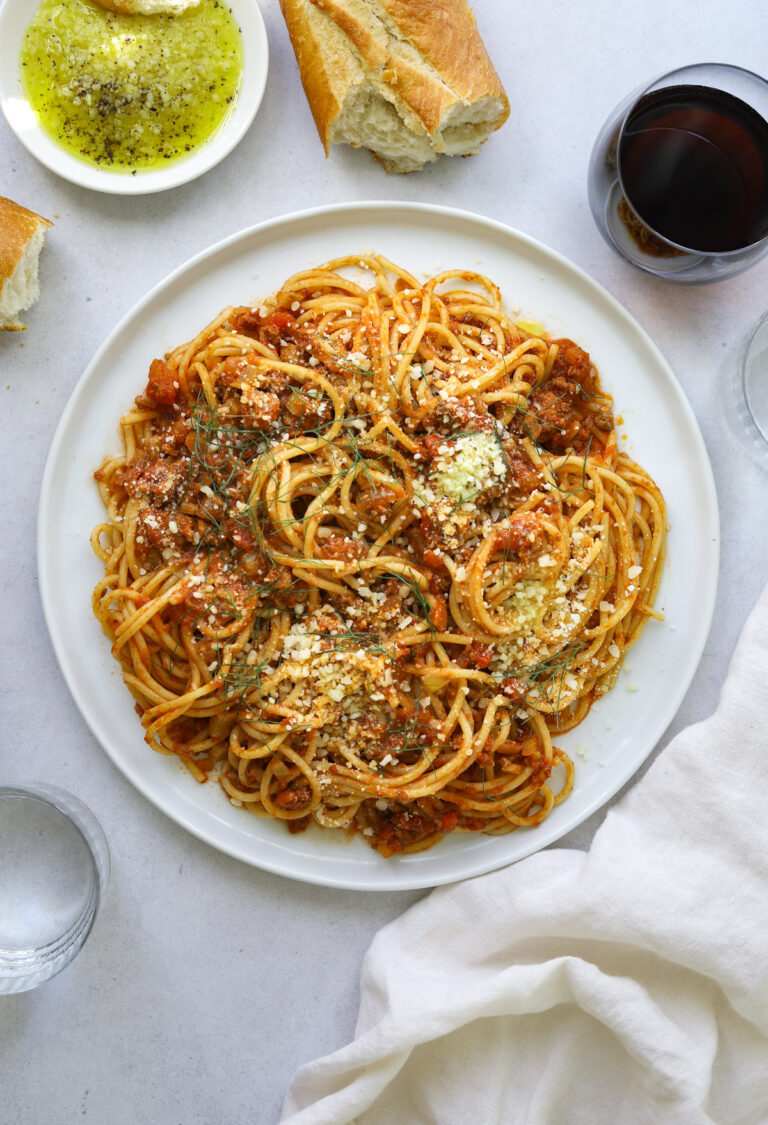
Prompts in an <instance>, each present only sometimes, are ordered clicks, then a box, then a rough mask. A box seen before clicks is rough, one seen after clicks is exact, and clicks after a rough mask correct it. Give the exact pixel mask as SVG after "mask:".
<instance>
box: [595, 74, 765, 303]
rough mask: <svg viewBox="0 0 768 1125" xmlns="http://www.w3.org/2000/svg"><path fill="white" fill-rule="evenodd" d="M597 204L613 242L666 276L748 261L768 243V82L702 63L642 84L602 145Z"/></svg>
mask: <svg viewBox="0 0 768 1125" xmlns="http://www.w3.org/2000/svg"><path fill="white" fill-rule="evenodd" d="M589 203H590V207H591V209H592V214H593V216H594V219H595V222H596V223H597V226H598V229H599V231H600V233H601V234H602V235H603V237H604V238H605V240H606V242H607V243H608V244H609V245H610V246H612V247H613V248H614V250H616V251H617V252H618V253H619V254H621V256H622V257H623V258H625V259H626V260H627V261H628V262H631V264H632V265H634V266H637V267H638V268H639V269H642V270H645V271H646V272H648V273H652V274H655V275H656V276H657V277H663V278H665V279H667V280H668V281H676V282H684V283H687V284H697V283H698V284H700V283H702V282H710V281H722V280H723V279H725V278H727V277H732V276H733V275H734V274H737V273H741V272H742V270H745V269H747V267H748V266H751V265H752V264H753V263H754V262H756V261H757V260H758V258H761V257H762V256H763V255H764V254H765V253H766V252H767V251H768V82H766V80H765V79H764V78H761V77H760V76H759V75H757V74H753V73H752V72H751V71H748V70H743V69H742V68H741V67H737V66H729V65H726V64H724V63H702V64H699V65H695V66H684V67H681V68H680V69H678V70H672V71H670V72H669V73H667V74H663V75H661V77H660V78H656V79H655V80H654V81H653V82H650V83H649V84H647V85H645V86H642V87H640V88H639V89H637V90H635V91H634V92H633V93H632V94H630V95H629V96H628V97H627V98H625V100H624V101H623V102H622V103H621V104H620V105H619V106H618V107H617V108H616V109H615V110H614V111H613V113H612V114H611V115H610V117H609V118H608V120H607V121H606V123H605V125H604V126H603V128H602V130H601V131H600V134H599V136H598V138H597V141H596V143H595V147H594V149H593V150H592V156H591V159H590V163H589Z"/></svg>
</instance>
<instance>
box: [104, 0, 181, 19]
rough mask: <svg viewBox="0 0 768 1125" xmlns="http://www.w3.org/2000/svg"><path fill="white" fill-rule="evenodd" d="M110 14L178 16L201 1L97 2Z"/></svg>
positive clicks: (122, 0) (134, 0) (112, 0)
mask: <svg viewBox="0 0 768 1125" xmlns="http://www.w3.org/2000/svg"><path fill="white" fill-rule="evenodd" d="M96 3H97V4H98V5H99V6H100V7H102V8H106V9H107V11H108V12H118V13H119V14H120V15H123V16H160V15H165V16H178V15H179V13H180V12H186V11H187V9H188V8H196V7H197V5H198V4H199V3H200V0H96Z"/></svg>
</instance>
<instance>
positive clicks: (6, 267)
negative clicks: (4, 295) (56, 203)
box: [0, 195, 53, 291]
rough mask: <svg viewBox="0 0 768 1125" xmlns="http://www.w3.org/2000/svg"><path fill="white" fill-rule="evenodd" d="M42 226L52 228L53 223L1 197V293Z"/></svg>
mask: <svg viewBox="0 0 768 1125" xmlns="http://www.w3.org/2000/svg"><path fill="white" fill-rule="evenodd" d="M40 226H44V227H52V226H53V223H52V222H51V221H50V219H44V218H43V217H42V215H36V214H35V212H34V211H28V210H27V208H26V207H22V206H21V204H20V203H14V202H13V200H12V199H5V198H4V197H3V196H1V195H0V291H2V288H3V285H4V284H5V282H6V280H7V279H8V278H9V277H10V276H11V274H12V273H13V271H14V270H15V269H16V267H17V265H18V264H19V262H20V261H21V258H22V255H23V253H24V247H25V246H26V245H27V243H28V242H29V240H30V238H31V237H32V235H33V234H34V233H35V231H36V230H37V229H38V227H40Z"/></svg>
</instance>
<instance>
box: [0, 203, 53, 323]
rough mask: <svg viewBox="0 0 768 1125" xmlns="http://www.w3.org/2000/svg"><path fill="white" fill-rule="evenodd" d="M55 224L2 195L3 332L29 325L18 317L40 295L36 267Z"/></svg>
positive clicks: (0, 311) (0, 312)
mask: <svg viewBox="0 0 768 1125" xmlns="http://www.w3.org/2000/svg"><path fill="white" fill-rule="evenodd" d="M52 226H53V223H51V222H49V220H48V219H43V218H42V216H40V215H36V214H35V212H34V211H28V210H27V208H26V207H21V206H20V205H19V204H18V203H14V202H13V200H12V199H4V198H3V197H2V196H0V332H21V331H23V330H24V329H25V328H26V327H27V326H26V324H22V322H21V321H20V320H19V317H18V314H19V313H20V312H22V310H24V309H28V308H29V307H30V305H33V304H34V303H35V301H36V300H37V298H38V297H39V296H40V285H39V282H38V279H37V266H38V259H39V257H40V251H41V250H42V248H43V243H44V242H45V232H46V230H47V229H48V227H52Z"/></svg>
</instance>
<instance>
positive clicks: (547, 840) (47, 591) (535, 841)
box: [37, 200, 720, 891]
mask: <svg viewBox="0 0 768 1125" xmlns="http://www.w3.org/2000/svg"><path fill="white" fill-rule="evenodd" d="M382 209H386V210H389V211H391V212H394V213H395V214H398V213H401V214H404V215H412V216H413V215H417V214H419V213H422V214H423V213H427V214H429V215H431V216H443V217H445V218H446V219H452V220H454V221H458V222H459V223H469V224H470V225H472V224H476V225H479V226H481V227H484V228H486V230H489V231H495V232H497V233H499V234H500V235H502V236H504V237H505V238H511V239H512V240H513V241H518V242H519V243H522V244H523V245H524V246H526V247H527V248H528V249H529V250H532V251H534V252H535V253H536V254H539V255H543V257H544V258H546V259H549V260H550V261H552V262H554V263H556V264H557V266H558V267H560V268H561V269H564V270H565V271H566V273H568V274H571V275H574V276H575V278H576V279H578V280H579V281H580V282H581V283H582V284H585V285H586V286H587V289H588V290H589V291H591V293H592V294H594V295H596V296H597V297H599V298H600V300H602V301H604V302H606V303H607V304H608V306H609V308H610V310H611V313H612V315H613V316H614V317H616V316H617V317H618V318H619V320H620V321H621V322H622V324H623V325H624V326H625V327H629V328H630V329H631V330H632V332H633V333H634V334H635V335H637V336H638V337H639V338H640V339H641V340H642V343H643V345H644V347H646V348H648V349H649V350H650V352H651V353H652V354H653V356H654V359H655V361H656V363H657V364H658V365H659V366H660V367H661V368H662V369H663V370H664V372H665V376H666V382H665V388H666V390H667V391H668V392H670V393H672V394H673V395H674V397H675V399H676V402H677V406H678V409H680V410H681V411H682V413H683V415H684V417H685V418H686V421H687V424H688V437H689V439H691V440H693V442H694V445H695V446H696V447H697V449H698V454H699V460H700V464H699V466H697V467H698V468H703V469H704V478H703V479H702V478H699V479H698V487H699V489H700V490H702V491H703V493H704V494H705V501H706V504H705V509H706V512H707V516H708V519H709V521H710V522H709V524H708V527H707V529H708V530H709V531H711V537H710V538H711V539H712V541H713V543H714V544H716V546H715V547H714V549H712V550H711V551H710V555H709V558H708V562H707V568H706V569H707V572H708V583H707V597H706V603H705V604H703V605H700V606H699V609H700V612H699V615H698V618H697V621H698V628H697V634H696V637H695V638H694V640H695V641H696V643H695V644H694V645H693V646H692V651H695V659H693V660H691V662H690V667H689V669H688V670H687V672H686V676H685V677H684V678H683V680H682V681H681V682H680V683H679V684H678V686H677V689H676V691H675V692H674V693H673V694H672V696H671V697H670V699H671V702H670V704H669V706H668V708H667V712H668V714H667V717H666V718H665V720H664V722H663V723H661V724H658V723H655V724H654V725H653V726H652V731H653V734H652V736H651V737H650V739H649V744H648V746H647V749H646V750H645V751H644V752H643V753H642V755H641V756H639V757H637V756H634V757H633V758H632V761H631V764H630V765H629V766H628V768H627V769H626V770H623V771H621V770H620V771H618V774H617V777H616V779H615V780H614V781H613V782H612V783H611V784H610V785H609V786H608V787H607V788H604V789H601V790H600V792H599V794H598V795H596V796H595V797H594V798H593V799H592V800H591V801H589V802H588V803H587V804H586V806H585V807H584V808H583V809H581V810H580V811H579V812H578V813H577V814H576V815H575V816H574V818H573V819H572V820H570V821H569V822H568V824H567V825H566V826H565V827H564V828H562V829H560V830H554V831H553V830H552V829H550V831H549V832H547V831H546V822H544V824H542V825H540V826H539V827H538V828H537V829H536V832H535V833H533V832H532V833H531V840H530V843H529V845H527V846H526V847H524V848H523V849H522V851H521V852H519V853H517V854H516V855H515V856H514V857H510V858H507V859H504V858H499V857H498V856H495V855H494V856H491V857H489V858H487V859H486V860H485V861H482V860H480V861H477V860H476V861H475V862H474V863H469V864H468V865H467V868H466V869H465V870H462V871H460V872H458V873H455V872H453V871H451V870H449V871H447V872H446V873H445V874H443V875H439V876H437V877H435V876H434V875H433V876H428V877H426V878H425V875H424V873H422V874H421V875H420V874H419V868H418V867H414V868H412V869H407V868H397V869H395V868H388V869H387V870H386V871H384V872H382V873H381V878H378V873H377V878H376V881H375V882H371V880H370V878H368V877H366V875H363V877H362V879H360V880H357V879H354V878H353V879H350V878H347V877H345V876H344V874H343V873H342V874H341V875H334V874H333V873H328V872H326V871H324V870H323V869H322V862H321V860H322V857H318V860H319V861H320V862H318V863H317V864H316V865H315V864H308V865H306V867H305V868H303V869H296V870H294V869H293V868H290V869H288V868H289V867H290V865H288V867H287V866H286V864H283V863H281V862H278V861H276V860H274V859H273V858H272V856H266V857H261V856H253V855H251V854H243V852H242V851H241V850H239V849H238V847H237V846H236V844H235V843H232V844H227V843H226V842H225V841H222V840H219V839H215V838H212V836H211V835H210V833H207V832H206V831H205V829H203V828H200V827H199V826H198V825H197V824H195V823H194V822H193V821H192V820H190V819H189V818H187V817H186V816H185V815H184V814H183V812H182V811H180V810H178V809H169V808H167V807H166V806H165V805H164V804H163V803H162V801H161V800H160V799H159V797H158V796H157V795H156V794H155V793H153V791H152V786H151V785H150V784H147V783H146V780H145V778H144V777H141V776H139V777H137V776H135V775H134V774H133V773H131V771H130V768H129V764H128V763H124V762H123V761H122V760H121V756H120V754H119V753H117V752H114V751H113V750H112V749H111V748H110V746H109V744H108V742H107V741H105V740H104V739H103V738H102V736H101V734H100V733H99V731H98V730H97V728H96V725H95V722H94V721H93V719H92V716H91V715H90V714H89V707H88V704H87V701H85V700H83V699H81V697H80V693H79V691H78V690H77V688H76V686H75V684H74V676H73V673H72V671H71V670H70V668H69V666H68V663H67V661H66V659H65V657H64V648H63V641H62V638H61V636H60V635H59V633H58V630H57V626H56V619H55V613H54V596H53V592H52V590H51V588H50V583H51V574H50V573H49V568H48V561H47V558H46V553H45V547H46V543H45V540H46V533H47V532H46V527H47V523H48V520H47V518H46V516H47V513H48V505H49V503H50V491H51V487H52V483H53V479H54V475H55V469H56V463H57V461H58V459H59V456H60V454H61V451H62V445H63V442H64V438H65V435H66V433H67V430H68V427H69V423H70V421H71V419H72V416H73V415H74V414H75V411H76V408H77V406H78V404H79V399H80V397H81V396H82V394H83V393H84V391H85V390H86V388H87V387H88V385H89V384H90V380H91V378H92V376H93V374H94V373H95V372H96V370H97V369H98V367H99V364H100V363H101V360H102V357H103V356H104V355H105V354H106V353H107V352H108V351H109V349H110V348H111V347H112V345H113V344H114V342H115V340H116V339H117V338H118V337H119V336H120V334H121V333H122V332H123V330H124V329H125V328H126V326H128V325H129V324H130V323H131V321H132V320H134V318H137V317H139V316H140V315H141V314H142V312H143V311H144V310H145V309H147V308H148V307H149V306H151V305H152V304H153V303H154V302H155V300H156V299H157V298H158V297H159V296H160V295H161V294H162V293H163V292H164V291H165V290H167V289H171V288H172V287H173V286H174V285H175V284H176V282H178V281H179V280H180V279H182V278H183V277H184V276H185V275H195V274H196V273H197V271H198V270H199V268H200V266H201V265H202V264H203V263H205V262H206V260H208V259H211V258H214V257H215V256H217V255H218V254H221V253H222V252H224V251H226V250H227V249H229V248H230V247H233V246H235V245H236V244H238V243H241V242H243V243H245V242H247V241H249V240H252V239H258V238H259V237H260V236H263V235H269V234H270V232H275V231H277V230H278V229H279V228H280V227H285V228H287V229H288V230H291V229H292V228H294V227H295V226H297V225H300V224H302V223H305V222H309V221H312V220H317V219H318V218H321V217H323V216H326V215H334V216H339V215H344V214H345V213H346V214H348V215H350V216H351V217H352V218H353V219H360V218H362V217H364V216H365V215H366V214H371V215H376V214H377V213H378V214H379V216H380V213H381V211H382ZM719 540H720V514H719V505H718V498H717V490H716V486H715V479H714V474H713V471H712V465H711V462H710V459H709V455H708V452H707V448H706V445H705V443H704V439H703V436H702V433H701V429H700V427H699V424H698V421H697V419H696V416H695V414H694V413H693V409H692V407H691V405H690V403H689V401H688V399H687V396H686V395H685V392H684V390H683V388H682V386H681V384H680V383H679V382H678V380H677V377H676V376H675V374H674V372H673V370H672V368H671V366H670V364H669V363H668V362H667V360H666V359H665V358H664V356H663V354H662V353H661V351H660V349H659V348H658V346H657V345H656V344H655V342H654V341H653V340H652V339H651V337H650V336H649V335H648V333H647V332H646V331H645V329H643V328H642V326H641V325H640V324H639V322H638V321H637V320H636V319H635V317H633V316H632V314H631V313H630V312H629V311H628V310H627V309H626V308H624V306H623V305H622V304H621V303H620V302H619V301H618V300H617V299H616V298H615V297H614V296H613V294H612V293H610V292H609V291H608V290H607V289H605V287H604V286H602V285H601V284H600V283H599V282H598V281H596V280H595V279H594V278H592V277H591V276H590V275H589V274H588V273H587V272H586V271H585V270H583V269H582V268H581V267H580V266H578V265H576V264H575V263H574V262H572V261H570V259H568V258H566V257H565V256H564V255H563V254H561V253H560V252H559V251H557V250H554V249H552V248H551V247H549V246H547V245H546V244H545V243H543V242H541V241H540V240H538V239H536V238H534V237H532V236H530V235H527V234H525V233H524V232H522V231H519V230H517V229H516V228H514V227H511V226H509V225H508V224H505V223H502V222H500V221H499V220H496V219H492V218H489V217H487V216H484V215H481V214H478V213H476V212H471V211H467V210H464V209H462V208H456V207H451V206H447V205H443V204H434V203H422V202H412V201H399V200H365V201H352V202H340V203H334V204H327V205H323V206H318V207H311V208H305V209H301V210H298V211H291V212H287V213H285V214H281V215H277V216H273V217H271V218H269V219H265V220H263V221H262V222H259V223H255V224H253V225H251V226H248V227H245V228H243V229H242V230H239V231H236V232H234V233H233V234H231V235H228V236H227V237H225V238H223V239H220V240H219V241H217V242H216V243H214V244H212V245H210V246H208V247H207V248H205V249H203V250H201V251H199V252H198V253H197V254H194V255H193V256H192V257H190V258H189V259H187V261H185V262H183V263H182V264H181V265H180V266H178V267H177V268H176V269H174V270H173V271H171V273H169V274H167V275H166V276H165V277H163V278H162V279H161V280H160V281H158V282H157V283H156V284H155V285H154V286H152V287H151V288H150V289H149V290H148V292H147V293H146V294H145V295H144V296H143V297H141V298H140V299H139V300H138V301H137V302H136V303H135V304H134V305H133V306H132V307H131V308H130V309H129V310H128V311H127V312H126V313H125V314H124V315H123V316H122V317H121V318H120V319H119V321H118V322H117V324H116V325H115V326H114V327H113V328H112V329H111V331H109V332H108V334H107V336H106V337H105V339H104V340H103V341H102V343H101V344H100V345H99V347H98V348H97V350H96V352H95V354H94V355H93V357H92V359H91V360H90V362H89V363H88V364H87V366H86V368H85V370H84V371H83V373H82V374H81V376H80V378H79V379H78V380H77V382H76V384H75V386H74V388H73V389H72V391H71V392H70V395H69V398H68V401H67V404H66V406H65V408H64V410H63V412H62V414H61V417H60V419H59V422H58V425H57V427H56V431H55V433H54V436H53V440H52V442H51V446H50V449H49V452H48V456H47V458H46V463H45V469H44V472H43V477H42V483H41V487H40V496H39V505H38V525H37V568H38V584H39V590H40V599H41V603H42V608H43V616H44V619H45V622H46V627H47V629H48V634H49V637H50V639H51V643H52V646H53V649H54V654H55V656H56V659H57V662H58V665H59V668H60V669H61V672H62V675H63V677H64V680H65V683H66V684H67V687H68V689H69V692H70V695H71V696H72V698H73V700H74V702H75V704H76V706H77V708H78V710H79V712H80V715H81V716H82V718H83V719H84V721H85V722H86V725H87V726H88V728H89V729H90V731H91V733H92V734H93V736H94V738H95V740H96V742H97V743H98V744H99V746H100V747H101V749H102V750H103V751H104V753H106V755H107V757H108V758H109V759H110V761H111V762H112V764H113V765H115V766H116V767H117V768H118V769H119V770H120V772H121V773H122V775H123V776H124V777H125V778H126V780H128V781H129V782H130V784H131V785H132V786H133V787H134V788H135V789H137V790H138V791H139V792H140V793H141V794H142V795H143V796H144V797H145V798H147V799H148V800H149V801H150V802H151V803H152V804H153V805H154V806H155V807H156V808H157V809H159V810H160V811H161V812H162V813H163V814H164V815H166V816H168V817H169V818H170V819H171V820H173V821H174V822H175V823H176V824H178V825H180V826H181V827H182V828H184V829H185V830H186V831H188V832H191V833H192V835H194V836H195V837H197V838H198V839H200V840H202V841H203V842H205V843H206V844H208V845H209V846H212V847H214V848H215V849H216V850H217V851H220V852H222V853H223V854H226V855H229V856H231V857H232V858H235V859H238V860H240V861H242V862H245V863H247V864H249V865H250V866H254V867H257V868H259V869H261V870H265V871H269V872H271V873H273V874H276V875H281V876H283V877H287V878H291V879H295V880H297V881H299V882H306V883H309V884H312V885H319V886H327V887H332V888H335V889H339V890H353V891H394V890H419V889H428V888H432V887H436V886H440V885H445V884H450V883H454V882H458V881H460V880H464V879H466V878H472V877H475V876H478V875H482V874H485V873H487V872H489V871H493V870H497V869H500V868H502V867H505V866H509V864H511V863H515V862H517V861H518V860H520V859H524V858H526V857H528V856H530V855H532V854H534V853H536V852H539V851H541V850H543V849H544V848H546V847H550V846H551V845H553V844H555V843H557V841H558V840H560V839H561V838H562V837H563V836H565V835H567V834H568V833H570V832H572V831H573V830H574V829H576V828H577V827H578V826H579V825H580V824H582V823H583V822H584V821H585V820H586V819H588V818H589V817H590V816H592V815H594V813H595V812H597V811H599V810H600V809H601V808H604V807H605V805H606V804H607V803H608V801H609V800H610V799H611V798H612V797H613V796H615V795H616V793H617V792H619V790H620V789H622V788H623V787H624V786H625V785H627V784H628V783H629V782H631V780H632V778H633V777H634V776H635V774H636V773H637V772H638V770H639V769H640V768H641V767H642V765H643V764H644V763H645V762H646V761H647V760H648V758H649V756H650V755H651V753H652V752H653V750H654V748H655V747H656V745H657V744H658V742H659V740H660V739H661V738H662V737H663V735H664V733H665V731H666V730H667V729H668V727H669V726H670V724H671V723H672V721H673V720H674V718H675V716H676V715H677V713H678V711H679V709H680V706H681V704H682V702H683V700H684V698H685V696H686V694H687V692H688V690H689V688H690V685H691V682H692V680H693V678H694V676H695V674H696V671H697V669H698V667H699V664H700V661H701V657H702V655H703V652H704V649H705V645H706V642H707V638H708V635H709V631H710V628H711V624H712V620H713V615H714V609H715V600H716V595H717V589H718V577H719V564H720V550H719ZM508 838H510V837H503V839H508ZM287 854H289V853H287ZM427 854H429V853H427ZM298 859H299V861H300V862H301V860H302V857H298ZM390 862H391V861H390ZM315 866H317V867H318V868H320V870H318V871H316V870H314V867H315Z"/></svg>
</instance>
